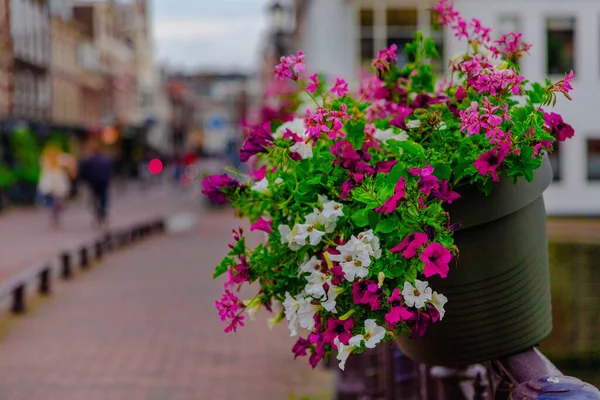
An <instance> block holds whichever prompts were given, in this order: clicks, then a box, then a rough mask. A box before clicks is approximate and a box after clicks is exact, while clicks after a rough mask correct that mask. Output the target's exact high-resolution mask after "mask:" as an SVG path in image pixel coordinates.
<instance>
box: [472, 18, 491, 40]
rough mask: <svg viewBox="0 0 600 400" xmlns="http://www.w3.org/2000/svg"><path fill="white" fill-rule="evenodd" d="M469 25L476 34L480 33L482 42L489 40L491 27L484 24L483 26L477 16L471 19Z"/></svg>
mask: <svg viewBox="0 0 600 400" xmlns="http://www.w3.org/2000/svg"><path fill="white" fill-rule="evenodd" d="M471 26H472V27H473V33H474V34H476V35H481V40H482V41H483V42H484V43H487V42H489V41H490V40H491V38H490V33H491V32H492V29H491V28H489V27H486V26H483V24H482V23H481V20H479V19H477V18H473V19H471Z"/></svg>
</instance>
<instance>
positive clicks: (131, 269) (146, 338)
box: [0, 210, 332, 400]
mask: <svg viewBox="0 0 600 400" xmlns="http://www.w3.org/2000/svg"><path fill="white" fill-rule="evenodd" d="M198 221H199V225H198V226H197V227H195V228H192V230H190V231H187V232H180V233H177V234H170V235H167V236H163V237H159V238H152V239H150V240H149V241H147V242H144V243H141V244H139V245H136V246H135V247H133V248H131V249H128V250H124V251H121V252H117V253H115V254H114V255H111V256H109V257H108V258H107V259H106V261H105V262H104V263H103V264H100V265H98V266H95V267H94V268H93V269H92V270H90V271H89V272H86V273H85V274H82V275H81V276H79V277H77V279H75V280H74V281H73V282H69V283H65V284H63V285H61V287H60V288H59V290H60V293H58V294H57V295H56V297H54V298H52V299H50V300H49V301H47V302H44V303H43V304H41V305H38V306H37V307H36V308H35V309H34V310H32V312H31V313H30V314H29V315H26V316H25V317H23V318H18V319H17V320H16V321H12V322H10V323H9V327H8V328H7V329H6V333H5V334H4V335H3V336H4V337H3V338H1V340H0V399H2V400H21V399H22V400H36V399H47V400H53V399H56V400H204V399H206V400H229V399H231V400H240V399H244V400H254V399H256V400H271V399H272V400H285V399H300V398H301V396H304V395H315V394H316V396H314V397H311V399H326V398H329V397H328V392H329V391H330V390H331V387H332V385H331V383H332V382H331V374H330V372H327V371H325V370H323V369H320V368H319V369H317V370H312V369H311V368H310V366H309V365H308V363H307V362H306V360H297V361H296V362H294V361H293V356H292V353H291V351H290V349H291V345H292V344H293V340H292V338H289V337H288V333H287V329H286V327H285V326H280V327H278V328H276V329H274V330H269V329H268V328H267V326H266V322H265V320H264V315H263V316H262V317H261V316H259V317H257V319H256V320H255V321H248V324H247V325H246V326H245V327H243V328H242V329H241V330H239V331H238V332H237V333H231V334H224V333H223V332H222V331H223V328H224V325H223V324H222V323H221V321H220V320H219V318H218V315H217V313H216V310H215V309H214V307H213V304H214V300H215V299H216V298H217V297H218V296H219V293H220V291H221V289H222V282H215V281H213V280H212V279H211V275H212V271H213V267H214V265H216V263H217V262H218V261H219V260H220V258H221V257H222V256H223V255H224V253H225V252H226V243H228V242H229V240H230V239H231V227H233V226H235V225H236V221H235V220H234V219H233V218H232V217H231V216H230V213H229V212H227V211H222V210H217V211H212V212H205V213H202V214H200V215H199V216H198ZM292 395H295V396H297V397H294V396H292Z"/></svg>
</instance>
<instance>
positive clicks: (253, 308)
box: [244, 297, 262, 319]
mask: <svg viewBox="0 0 600 400" xmlns="http://www.w3.org/2000/svg"><path fill="white" fill-rule="evenodd" d="M244 306H245V307H246V312H247V313H248V316H250V319H254V318H255V317H256V316H257V315H258V312H259V311H260V309H261V307H262V304H261V303H260V299H259V298H258V297H255V298H254V299H252V300H245V301H244Z"/></svg>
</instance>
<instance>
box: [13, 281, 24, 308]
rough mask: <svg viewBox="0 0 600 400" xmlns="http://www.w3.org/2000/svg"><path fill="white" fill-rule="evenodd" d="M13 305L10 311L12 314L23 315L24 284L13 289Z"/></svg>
mask: <svg viewBox="0 0 600 400" xmlns="http://www.w3.org/2000/svg"><path fill="white" fill-rule="evenodd" d="M12 294H13V303H12V308H11V311H12V312H13V314H23V313H24V312H25V284H24V283H21V284H20V285H19V286H17V287H15V288H14V289H13V293H12Z"/></svg>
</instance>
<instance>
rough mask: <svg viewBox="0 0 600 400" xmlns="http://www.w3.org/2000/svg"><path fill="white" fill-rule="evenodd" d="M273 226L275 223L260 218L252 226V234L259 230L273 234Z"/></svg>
mask: <svg viewBox="0 0 600 400" xmlns="http://www.w3.org/2000/svg"><path fill="white" fill-rule="evenodd" d="M272 225H273V221H267V220H266V219H264V218H263V217H259V218H258V221H256V222H255V223H253V224H252V225H250V232H252V231H256V230H258V231H263V232H266V233H269V234H270V233H273V228H272Z"/></svg>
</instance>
